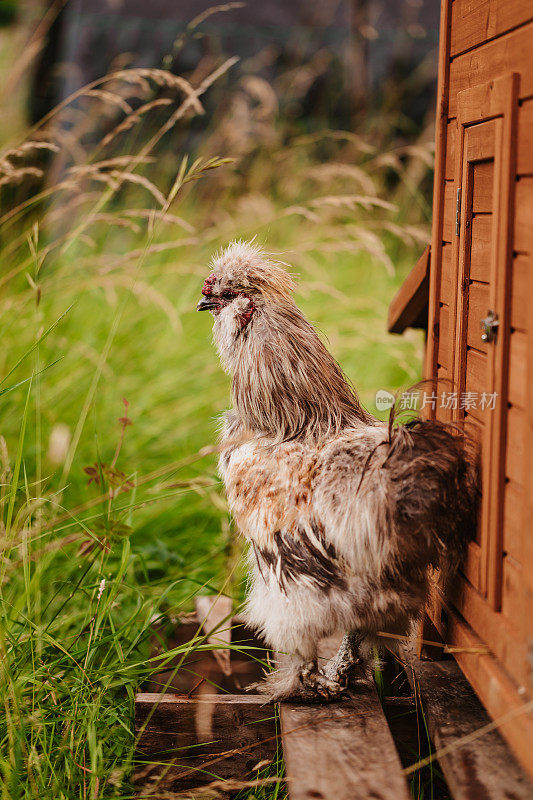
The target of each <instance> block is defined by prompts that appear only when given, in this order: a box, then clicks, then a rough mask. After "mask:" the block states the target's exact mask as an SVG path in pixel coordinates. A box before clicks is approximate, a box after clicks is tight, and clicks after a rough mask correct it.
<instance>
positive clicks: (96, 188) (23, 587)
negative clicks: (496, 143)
mask: <svg viewBox="0 0 533 800" xmlns="http://www.w3.org/2000/svg"><path fill="white" fill-rule="evenodd" d="M233 81H234V83H232V82H231V80H230V81H229V84H228V86H227V88H226V91H227V92H228V93H229V94H231V92H232V91H234V85H235V81H236V78H233ZM153 88H154V87H152V89H153ZM123 89H124V87H118V88H117V87H116V86H115V85H113V90H114V91H116V92H119V90H120V91H122V90H123ZM145 99H146V100H147V101H149V100H150V95H148V96H147V97H146V98H145ZM182 101H183V97H181V96H179V93H178V96H177V97H176V98H174V102H175V107H176V108H179V107H180V103H181V102H182ZM94 102H96V101H94ZM100 102H101V101H100ZM91 103H93V101H91V102H87V103H85V104H84V103H81V102H80V104H79V105H78V106H76V108H77V109H78V113H79V115H80V117H79V119H80V123H79V124H85V123H86V122H87V120H89V122H90V121H91V119H92V117H91V115H93V116H94V119H95V120H98V119H99V116H98V114H96V111H95V108H94V107H93V106H94V103H93V105H91ZM67 110H68V109H67ZM100 111H101V110H100ZM220 113H222V112H220ZM148 116H149V115H148ZM281 123H282V121H277V123H276V125H277V127H276V131H275V135H274V134H273V137H272V136H271V137H270V138H269V139H268V143H265V142H258V143H257V142H251V143H250V147H249V149H248V150H247V151H246V156H245V157H240V156H239V157H236V158H235V159H234V160H233V161H232V162H231V163H227V162H224V161H221V162H217V163H219V166H218V167H217V168H216V169H214V170H212V169H211V168H210V167H212V166H213V164H212V163H210V162H209V160H208V159H209V158H211V157H213V156H214V155H216V153H219V154H220V155H222V156H228V155H229V156H230V157H231V156H232V152H231V151H226V150H225V149H224V147H223V145H224V140H223V138H222V139H221V137H220V135H219V126H220V124H221V117H220V114H219V115H218V116H217V117H216V120H215V123H210V124H208V123H206V126H205V131H204V134H203V139H202V142H201V145H200V148H199V153H196V154H195V156H196V155H199V156H200V157H202V158H203V162H202V164H201V165H200V166H198V165H196V166H194V164H193V156H192V155H191V156H190V157H189V159H188V161H187V162H184V161H182V157H183V156H185V155H186V152H185V150H183V151H182V152H179V153H177V154H176V153H175V152H170V151H169V149H168V148H165V140H164V139H162V141H161V142H159V143H157V146H154V148H152V150H150V153H149V154H150V155H151V154H152V153H153V154H155V160H154V161H153V162H152V163H149V164H141V166H140V168H138V167H137V166H136V165H135V164H133V167H132V165H131V159H132V158H133V157H134V156H135V154H137V153H139V151H141V150H142V149H143V148H144V147H145V145H146V142H147V141H148V140H149V139H150V137H152V136H154V131H155V135H156V136H157V132H158V128H157V125H159V124H160V121H159V118H158V121H157V125H156V127H155V128H154V127H153V126H152V127H150V126H149V125H148V127H147V128H146V129H145V128H143V127H142V126H141V127H140V128H139V126H137V127H134V128H133V130H132V131H130V132H129V133H128V134H127V135H126V136H124V137H122V138H120V137H119V144H117V146H116V148H115V149H113V150H112V151H111V152H104V153H102V151H101V146H100V145H98V146H97V150H96V151H94V150H91V148H90V147H88V148H87V149H85V150H83V153H82V156H81V157H79V158H78V161H70V162H68V163H67V164H64V165H63V167H64V168H67V169H68V168H70V167H72V166H76V165H77V166H79V165H80V163H93V164H94V163H95V161H98V160H102V159H103V158H104V157H105V158H111V157H113V158H123V159H124V158H126V161H123V162H121V163H120V164H119V165H118V166H117V167H116V169H117V170H118V172H119V173H123V174H124V173H126V172H127V170H129V169H130V168H131V169H132V170H136V174H139V175H141V176H143V179H146V178H149V179H150V180H151V181H153V184H154V185H157V187H158V188H159V189H160V191H161V192H162V194H163V195H164V197H163V199H162V200H161V199H160V200H159V201H156V200H154V197H153V194H154V192H152V194H150V192H149V191H148V190H147V189H146V187H143V186H138V185H136V184H133V185H132V184H131V182H129V185H128V187H127V188H125V186H124V185H121V186H116V185H113V181H112V180H111V177H110V173H111V171H110V169H109V168H108V167H101V168H99V171H98V176H99V180H98V181H93V180H91V179H88V178H81V179H80V178H78V179H77V180H76V182H75V183H76V186H75V189H68V188H67V189H65V188H64V187H63V188H60V187H58V185H57V181H59V182H60V181H61V180H63V178H64V173H59V177H57V178H56V184H54V183H52V184H51V185H48V189H47V191H48V192H49V196H48V197H47V198H46V199H45V200H39V199H38V198H37V195H36V192H38V191H39V187H38V186H33V185H32V184H31V183H28V182H27V181H26V179H24V180H22V181H21V182H19V183H15V182H14V183H13V186H12V185H10V184H8V185H6V186H5V187H4V188H3V189H2V195H1V197H2V212H1V213H2V220H1V221H0V239H1V243H2V249H3V260H2V263H3V268H2V274H1V275H0V336H1V340H2V345H3V346H2V349H1V351H0V380H1V379H2V378H3V379H4V382H3V383H2V384H1V385H0V434H1V436H2V439H1V440H0V473H1V476H0V477H1V480H0V484H1V490H0V491H1V495H0V506H1V512H2V517H1V519H2V523H1V527H0V537H1V539H2V561H1V563H0V650H1V666H0V670H1V671H2V678H1V680H2V684H3V687H4V691H3V702H2V706H1V707H0V774H1V775H2V777H3V783H2V790H1V791H2V797H3V798H10V799H11V798H19V797H20V798H23V797H25V798H35V797H39V798H54V800H56V798H84V799H85V798H104V797H111V796H117V797H129V796H131V794H132V786H131V774H132V764H133V748H134V738H133V732H132V719H133V697H134V693H135V691H136V689H137V688H138V686H139V685H140V684H141V683H142V682H143V681H144V680H146V679H147V678H148V677H149V676H150V675H151V674H153V673H154V672H155V671H157V670H158V669H161V668H162V666H163V664H162V663H160V660H156V661H154V660H150V652H149V637H150V634H151V630H152V626H153V622H154V620H155V619H156V618H157V616H158V615H160V614H163V613H164V614H166V615H168V616H179V614H180V613H182V612H186V611H189V610H190V609H191V608H192V605H193V599H194V595H195V594H196V593H197V592H205V591H209V592H218V591H224V592H225V593H228V594H230V595H232V596H234V597H235V599H236V601H237V602H239V601H240V599H241V598H242V592H243V575H242V568H241V566H240V564H239V553H240V544H239V543H238V542H237V540H236V537H235V534H234V532H233V531H232V528H231V523H230V520H229V518H228V514H227V509H226V504H225V500H224V496H223V492H222V490H221V486H220V483H219V480H218V478H217V474H216V457H215V455H214V454H213V453H212V452H207V453H205V452H203V451H202V449H203V448H209V447H210V446H212V445H213V444H214V443H215V442H216V427H217V417H218V415H219V414H220V413H221V412H222V411H223V410H224V409H225V408H227V407H228V405H229V403H230V398H229V379H228V377H227V376H226V375H224V373H223V372H222V371H221V369H220V367H219V365H218V363H217V358H216V354H215V352H214V350H213V348H212V346H211V342H210V319H209V318H208V317H207V318H206V316H207V315H196V314H195V311H194V309H195V305H196V302H197V299H198V297H199V293H200V288H201V285H202V281H203V279H204V277H205V274H206V273H207V270H208V261H209V258H210V257H211V256H212V254H213V252H214V251H215V250H216V249H217V248H218V247H220V246H221V245H223V244H224V243H226V242H228V241H229V240H231V239H233V238H235V237H239V236H245V237H246V236H254V235H257V237H258V239H259V240H260V241H261V242H263V243H264V244H265V245H266V246H267V247H268V248H269V249H271V250H274V251H276V252H279V253H280V254H281V258H282V259H283V260H284V261H287V262H289V263H290V264H291V265H292V266H293V269H294V271H295V272H297V273H298V275H299V279H300V284H299V290H298V302H299V303H300V305H301V306H302V308H303V309H304V311H305V312H306V314H307V315H308V317H309V318H310V319H311V320H312V321H313V322H314V323H315V324H316V325H317V327H318V328H319V329H320V331H321V332H322V333H323V335H324V336H325V337H327V340H328V343H329V346H330V348H331V350H332V351H333V353H334V354H335V356H336V357H337V358H338V359H339V361H340V363H341V364H342V366H343V368H344V369H345V371H346V372H347V374H348V375H349V377H350V378H351V379H352V380H353V382H354V384H355V386H356V387H357V388H358V390H359V392H360V395H361V398H362V400H363V403H364V404H365V405H366V406H367V407H368V408H369V409H370V410H371V411H373V412H375V407H374V404H373V400H374V395H375V392H376V390H377V389H378V388H386V389H389V390H392V391H394V390H396V389H397V388H399V387H400V386H406V385H409V384H411V383H413V382H415V381H416V380H417V379H418V377H419V368H420V363H421V354H422V340H421V337H420V336H418V335H416V334H413V333H411V334H408V335H406V336H405V337H402V338H398V337H393V336H389V335H387V334H386V332H385V328H386V313H387V307H388V303H389V301H390V299H391V298H392V296H393V294H394V292H395V291H396V290H397V288H398V287H399V285H400V284H401V282H402V279H403V277H404V276H405V274H406V272H407V270H408V269H409V268H410V267H411V266H412V265H413V264H414V261H415V260H416V258H417V257H418V255H419V253H420V251H421V249H422V242H423V240H424V237H425V235H426V231H425V227H424V219H423V215H422V216H421V213H420V211H419V210H418V209H417V207H416V206H417V204H418V203H419V200H420V196H419V195H418V194H417V191H416V190H413V189H412V187H410V185H409V182H408V181H407V180H404V176H405V174H406V173H407V169H408V166H409V159H410V158H411V157H410V156H409V154H408V153H407V152H404V153H403V154H400V155H402V159H400V157H399V153H398V151H396V150H394V149H391V152H390V153H389V156H390V157H389V159H388V161H386V162H385V161H383V160H381V161H380V159H381V157H382V154H381V153H376V152H374V151H373V150H372V148H371V147H370V146H368V145H365V146H364V147H362V142H361V140H359V139H357V138H355V137H351V136H350V135H348V136H345V135H343V136H340V137H333V138H332V137H331V135H330V134H328V135H327V136H325V137H324V139H323V140H321V139H320V137H314V138H311V139H305V138H304V137H301V136H299V135H292V136H289V137H287V136H285V133H284V131H283V126H282V124H281ZM95 124H96V122H95ZM154 124H155V123H154ZM188 124H189V123H188V122H183V123H182V126H183V131H182V133H183V136H182V139H183V140H184V139H185V134H186V132H187V125H188ZM56 134H57V130H56V129H54V128H53V127H50V126H49V127H48V129H47V131H46V136H47V137H48V139H49V140H52V141H53V139H54V136H55V135H56ZM80 141H81V140H80ZM324 141H327V142H328V145H327V147H325V146H324ZM78 144H80V142H78ZM84 147H85V145H84ZM98 148H100V149H98ZM38 156H39V152H37V153H35V152H29V153H24V154H22V155H21V154H19V155H18V156H10V157H9V158H10V159H11V162H12V163H16V164H17V165H18V166H20V165H21V164H29V165H34V166H35V165H37V167H38V168H41V167H42V160H41V159H40V158H39V157H38ZM412 158H415V156H412ZM17 159H18V160H17ZM382 161H383V163H382ZM391 163H392V168H391ZM336 164H344V165H349V166H353V167H357V169H355V170H352V171H351V172H350V170H348V169H347V168H343V169H342V170H340V171H339V169H338V168H335V165H336ZM180 165H181V166H180ZM273 165H274V168H273ZM328 165H331V166H332V169H331V170H330V174H329V176H328V175H326V176H324V167H325V166H328ZM187 175H188V177H189V178H191V181H190V182H189V183H186V184H185V183H183V178H184V177H186V176H187ZM176 176H178V181H177V183H176V182H175V181H176ZM192 178H194V179H195V180H194V182H193V181H192ZM200 179H201V182H198V180H200ZM182 184H183V185H182ZM391 186H392V188H391ZM169 187H170V188H169ZM172 187H174V188H172ZM408 187H409V188H408ZM354 197H355V199H354ZM28 198H31V203H29V204H27V205H26V206H24V208H23V209H22V210H21V211H20V212H19V213H17V215H16V216H15V217H13V216H10V215H12V212H13V209H15V208H17V207H18V206H19V204H21V203H27V200H28ZM324 198H326V199H325V200H324ZM384 199H386V203H393V204H394V206H395V207H392V206H391V207H388V206H386V207H383V203H382V202H381V201H382V200H384ZM152 208H158V209H159V215H160V216H162V217H163V218H162V219H159V218H154V217H150V209H152ZM132 209H136V213H137V212H138V213H139V214H140V215H141V216H131V215H129V213H128V212H129V211H131V210H132ZM143 214H144V216H142V215H143ZM171 215H174V216H176V215H179V216H180V217H181V218H182V219H183V220H184V223H183V224H181V223H179V222H178V221H176V219H175V218H174V217H173V216H171ZM132 221H133V222H134V223H135V226H132V225H131V223H132ZM171 242H177V245H176V246H173V247H171V248H169V247H168V243H171ZM124 398H125V399H126V401H127V406H125V405H124V401H123V399H124ZM126 418H127V423H126V422H125V419H126ZM120 419H121V420H122V422H121V421H120ZM129 423H131V424H129ZM122 435H123V439H122ZM206 646H207V645H206V644H205V642H204V640H203V639H202V637H201V636H198V637H197V638H196V639H195V640H194V641H193V642H192V643H191V644H190V645H189V646H188V647H189V648H198V647H206ZM180 652H181V651H180ZM184 652H185V651H184ZM175 655H176V653H175V652H171V653H169V654H168V656H167V657H168V658H169V659H170V658H171V657H173V656H175ZM275 767H276V768H275V770H274V771H275V772H276V774H279V772H277V771H276V770H277V769H278V765H275ZM267 772H268V771H267ZM276 786H277V784H276ZM254 791H255V794H254V795H253V796H256V797H263V796H264V795H263V794H260V791H261V792H264V791H266V789H264V787H263V788H261V789H260V790H259V789H258V790H254ZM269 791H270V790H269ZM273 791H274V792H275V793H276V792H277V793H278V795H279V796H280V797H281V796H282V794H279V793H280V792H281V789H280V788H275V789H274V790H273ZM275 793H274V794H270V795H269V796H271V797H276V796H278V795H276V794H275ZM251 796H252V795H251Z"/></svg>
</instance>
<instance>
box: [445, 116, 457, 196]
mask: <svg viewBox="0 0 533 800" xmlns="http://www.w3.org/2000/svg"><path fill="white" fill-rule="evenodd" d="M456 136H457V120H456V119H450V120H449V121H448V124H447V126H446V160H445V165H444V177H445V179H446V180H447V181H453V179H454V177H455V158H456V153H455V147H456V142H455V139H456Z"/></svg>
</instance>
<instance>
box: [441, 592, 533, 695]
mask: <svg viewBox="0 0 533 800" xmlns="http://www.w3.org/2000/svg"><path fill="white" fill-rule="evenodd" d="M454 605H456V606H457V608H468V617H469V621H468V623H467V622H465V625H466V626H467V627H468V628H470V629H471V631H472V632H473V633H475V635H476V637H478V638H479V639H480V640H481V642H482V643H483V644H484V645H485V651H484V652H488V653H489V654H490V657H491V658H492V659H493V660H495V661H497V662H499V664H500V667H501V670H502V675H505V674H507V678H508V680H512V681H514V682H515V691H516V687H517V686H520V685H522V684H523V683H524V681H525V676H526V674H527V666H526V662H525V658H524V656H525V653H526V646H525V642H524V638H523V636H522V631H521V627H522V622H521V620H520V619H512V620H510V619H507V618H504V617H503V615H502V614H501V612H497V613H496V612H494V610H493V608H492V607H491V606H490V604H489V603H488V602H487V600H486V598H484V597H482V596H481V595H480V593H479V592H478V591H477V590H476V589H475V588H474V587H473V586H472V585H471V584H470V583H469V582H468V581H466V580H464V579H461V580H460V581H459V585H458V588H457V602H456V601H455V599H454ZM460 619H461V620H463V617H462V616H461V615H460ZM456 632H457V633H458V635H459V634H460V631H459V629H457V628H456ZM446 641H448V642H450V643H451V644H452V645H454V646H455V645H457V646H459V645H460V640H459V639H455V638H454V631H453V629H450V631H449V635H448V638H447V640H446ZM483 688H484V689H485V691H483V690H482V691H481V693H480V695H479V696H480V698H481V701H482V702H483V703H486V702H487V690H488V688H489V687H487V686H485V687H482V689H483Z"/></svg>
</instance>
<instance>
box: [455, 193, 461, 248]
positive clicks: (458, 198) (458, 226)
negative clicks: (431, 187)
mask: <svg viewBox="0 0 533 800" xmlns="http://www.w3.org/2000/svg"><path fill="white" fill-rule="evenodd" d="M455 235H456V236H460V235H461V187H460V186H459V188H458V189H457V196H456V200H455Z"/></svg>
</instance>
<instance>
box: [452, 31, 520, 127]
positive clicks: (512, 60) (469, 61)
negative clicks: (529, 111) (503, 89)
mask: <svg viewBox="0 0 533 800" xmlns="http://www.w3.org/2000/svg"><path fill="white" fill-rule="evenodd" d="M532 41H533V23H528V24H527V25H524V26H523V27H522V28H518V29H517V30H515V31H512V32H511V33H508V34H505V35H504V36H502V37H500V38H499V39H495V40H494V41H492V42H488V43H487V44H485V45H483V47H479V48H477V49H476V50H471V51H470V52H468V53H465V54H464V55H462V56H458V57H457V58H454V59H453V60H452V62H451V65H450V96H449V107H448V116H449V117H455V116H457V94H458V93H459V92H462V91H464V90H465V89H469V88H470V87H472V86H477V85H478V84H481V83H484V82H489V81H492V80H494V79H495V78H497V77H499V76H501V75H505V74H506V73H509V72H518V73H521V88H520V98H521V99H522V98H526V97H530V96H531V95H533V69H532V66H533V48H532V47H531V42H532Z"/></svg>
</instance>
